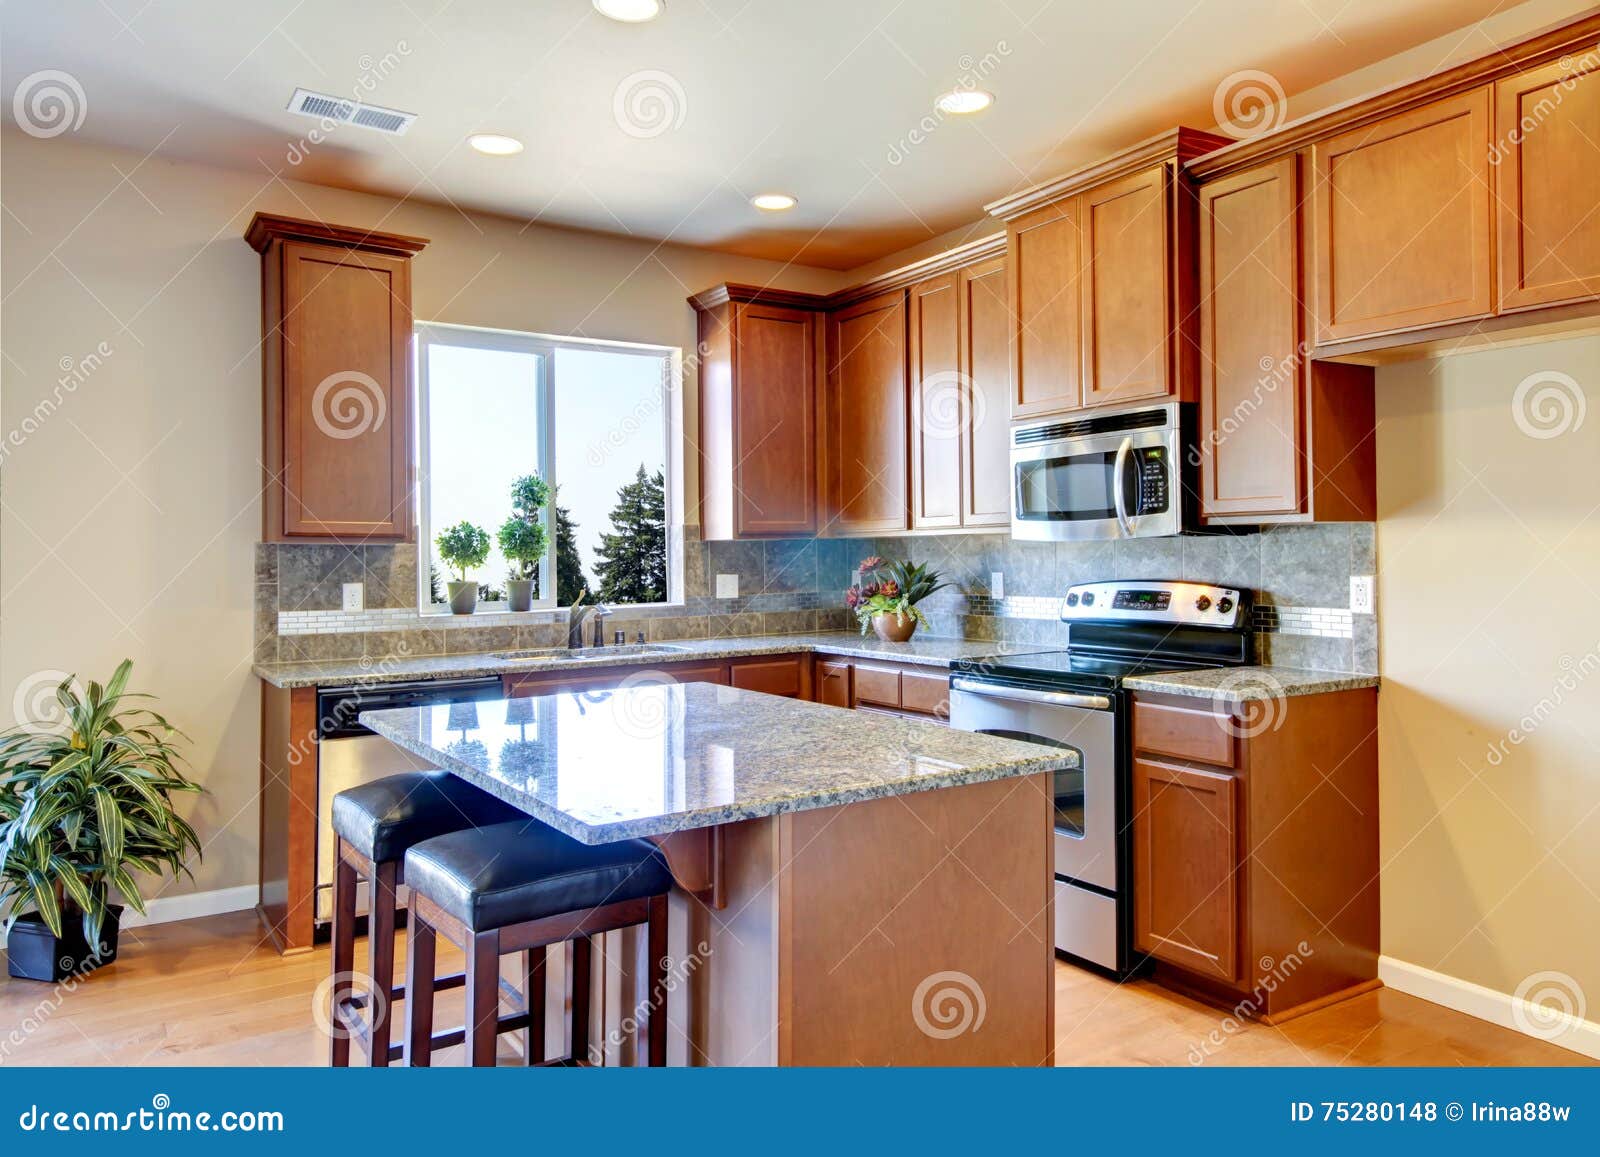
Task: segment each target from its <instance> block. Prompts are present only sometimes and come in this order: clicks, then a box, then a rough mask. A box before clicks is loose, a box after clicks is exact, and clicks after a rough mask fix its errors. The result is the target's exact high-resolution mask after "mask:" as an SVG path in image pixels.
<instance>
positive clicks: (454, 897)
mask: <svg viewBox="0 0 1600 1157" xmlns="http://www.w3.org/2000/svg"><path fill="white" fill-rule="evenodd" d="M406 882H407V883H408V884H409V885H410V886H411V889H412V891H413V892H420V893H421V894H422V895H424V896H426V897H427V898H428V899H430V900H432V901H433V902H434V903H435V904H437V905H439V907H441V908H443V909H444V910H445V911H446V912H448V913H450V915H452V916H454V917H455V918H456V919H458V920H460V921H461V922H462V923H463V924H465V925H466V926H467V927H468V928H470V929H471V930H472V931H474V932H488V931H491V930H493V929H497V928H504V927H507V926H508V925H511V924H521V923H523V922H524V921H527V920H540V919H543V918H544V917H546V916H559V915H561V914H563V913H566V912H580V911H583V910H584V909H586V908H598V907H601V906H602V905H606V904H617V903H621V902H622V901H624V900H636V899H638V898H640V897H642V896H659V895H662V894H664V893H666V892H667V891H668V890H670V889H671V887H672V874H671V872H669V871H668V870H667V862H666V860H665V859H664V858H663V857H662V855H661V853H660V851H659V850H658V849H657V848H656V846H655V845H654V844H652V843H651V842H650V841H648V840H623V841H620V842H618V843H614V844H595V845H590V844H580V843H579V842H578V841H577V840H574V839H572V838H571V837H570V836H565V835H562V834H561V833H560V832H558V831H556V830H555V829H554V828H552V827H550V826H548V825H547V824H543V823H540V822H539V821H538V820H534V819H531V818H529V817H527V816H524V817H523V818H522V819H521V820H517V821H514V822H511V823H504V824H496V825H495V826H494V827H487V828H479V829H477V830H476V831H460V832H452V833H450V834H448V835H442V836H437V837H435V838H433V839H430V840H426V841H424V842H423V843H420V844H417V845H416V846H415V847H413V848H412V849H411V850H410V851H409V852H407V853H406Z"/></svg>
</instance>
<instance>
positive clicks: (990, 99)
mask: <svg viewBox="0 0 1600 1157" xmlns="http://www.w3.org/2000/svg"><path fill="white" fill-rule="evenodd" d="M933 103H934V104H935V105H936V106H938V109H939V111H940V112H948V113H954V114H956V115H957V116H966V115H967V114H968V113H975V112H982V111H983V110H984V109H986V108H988V107H989V106H990V105H992V104H993V103H994V93H992V92H984V91H983V90H982V89H981V88H958V89H956V90H955V91H954V92H942V93H940V94H939V96H938V98H937V99H935V100H934V102H933Z"/></svg>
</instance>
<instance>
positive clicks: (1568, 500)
mask: <svg viewBox="0 0 1600 1157" xmlns="http://www.w3.org/2000/svg"><path fill="white" fill-rule="evenodd" d="M1550 373H1559V374H1566V375H1569V376H1570V378H1571V379H1572V380H1575V381H1576V382H1577V383H1578V385H1579V387H1580V388H1581V389H1583V390H1586V391H1587V398H1588V401H1589V402H1591V403H1597V404H1600V338H1586V339H1581V340H1571V341H1563V342H1549V343H1543V344H1539V345H1530V346H1522V347H1518V348H1514V349H1506V350H1495V351H1486V352H1480V353H1474V354H1467V355H1459V356H1455V357H1449V358H1443V359H1439V360H1436V361H1426V362H1413V363H1408V364H1405V365H1401V366H1394V367H1389V368H1385V369H1383V370H1381V371H1380V372H1379V374H1378V384H1377V398H1378V423H1379V425H1378V500H1379V522H1378V567H1379V571H1378V601H1379V606H1380V611H1381V613H1380V616H1379V629H1380V640H1379V643H1380V664H1381V670H1382V674H1383V680H1384V683H1383V690H1382V693H1381V694H1380V696H1379V720H1380V722H1379V751H1380V761H1381V768H1382V782H1383V795H1382V808H1383V811H1382V818H1381V822H1380V826H1381V829H1382V844H1383V854H1384V871H1383V878H1382V884H1383V950H1384V953H1385V954H1386V955H1389V956H1392V957H1396V958H1398V959H1400V960H1403V961H1406V962H1408V963H1411V964H1417V965H1421V966H1422V967H1424V968H1429V969H1434V970H1436V971H1439V972H1444V973H1446V974H1449V975H1452V976H1456V977H1460V978H1462V979H1466V980H1470V981H1473V982H1475V983H1477V984H1481V985H1484V986H1486V987H1488V988H1492V989H1496V990H1499V991H1502V992H1512V991H1515V990H1516V989H1517V987H1518V985H1519V984H1520V983H1521V982H1522V981H1523V980H1524V979H1525V978H1527V977H1528V976H1530V975H1531V974H1533V973H1535V972H1540V971H1545V970H1555V971H1559V972H1564V973H1566V974H1568V975H1570V976H1571V977H1573V978H1574V979H1575V980H1576V981H1577V982H1578V984H1579V985H1580V986H1581V988H1582V989H1583V990H1584V991H1585V992H1586V993H1587V995H1588V1008H1589V1016H1590V1017H1593V1016H1594V1015H1595V1010H1596V1008H1597V1007H1600V505H1597V504H1600V489H1597V488H1596V486H1595V478H1596V473H1595V463H1596V462H1600V413H1595V412H1591V413H1589V414H1588V416H1587V419H1586V420H1584V421H1582V423H1581V425H1580V424H1578V423H1577V422H1576V421H1569V422H1567V423H1565V424H1566V425H1570V426H1571V427H1572V428H1570V429H1568V430H1567V431H1566V432H1565V433H1561V434H1559V435H1558V436H1554V437H1546V438H1538V437H1532V436H1529V435H1528V434H1527V433H1525V432H1524V430H1523V426H1527V427H1528V428H1529V429H1535V430H1548V429H1559V428H1562V426H1563V422H1562V420H1561V415H1562V413H1563V411H1562V409H1561V407H1560V405H1559V401H1558V395H1555V394H1552V395H1549V396H1547V398H1546V399H1545V403H1544V404H1540V403H1539V402H1538V401H1537V399H1538V397H1539V393H1540V391H1541V390H1542V389H1544V388H1545V387H1546V386H1548V387H1550V388H1553V389H1554V390H1557V391H1560V393H1561V394H1564V395H1565V396H1566V398H1567V399H1568V400H1569V401H1571V400H1573V399H1574V397H1575V395H1574V394H1573V393H1572V391H1571V389H1570V387H1569V386H1567V385H1565V384H1564V383H1563V382H1562V381H1561V380H1560V379H1554V378H1552V379H1547V380H1546V381H1544V382H1543V383H1535V384H1534V385H1533V386H1531V387H1530V391H1531V392H1530V393H1528V394H1527V395H1526V397H1525V402H1524V404H1523V405H1522V406H1520V407H1519V406H1517V405H1516V403H1515V399H1516V394H1517V389H1518V386H1519V384H1520V383H1522V382H1523V381H1525V380H1527V379H1528V378H1529V376H1530V375H1537V374H1550ZM1591 408H1592V407H1591ZM1530 415H1531V416H1530ZM1541 415H1542V416H1543V417H1542V420H1541ZM1519 419H1520V422H1521V424H1520V425H1519ZM1514 728H1515V729H1518V730H1517V731H1516V732H1515V733H1513V730H1512V729H1514ZM1514 734H1515V735H1518V736H1524V737H1525V738H1522V739H1521V740H1520V741H1517V740H1515V739H1514V738H1513V736H1514Z"/></svg>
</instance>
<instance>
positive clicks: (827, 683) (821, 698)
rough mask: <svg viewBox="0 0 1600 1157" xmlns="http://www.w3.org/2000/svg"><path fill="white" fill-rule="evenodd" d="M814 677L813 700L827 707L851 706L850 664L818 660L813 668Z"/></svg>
mask: <svg viewBox="0 0 1600 1157" xmlns="http://www.w3.org/2000/svg"><path fill="white" fill-rule="evenodd" d="M814 673H815V676H816V679H815V683H814V687H815V698H816V701H817V702H818V703H825V704H827V705H828V706H829V707H850V706H853V705H854V704H853V701H852V696H851V691H850V664H849V663H841V662H834V661H832V660H824V659H818V660H817V663H816V667H815V668H814Z"/></svg>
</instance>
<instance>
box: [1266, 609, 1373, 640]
mask: <svg viewBox="0 0 1600 1157" xmlns="http://www.w3.org/2000/svg"><path fill="white" fill-rule="evenodd" d="M1255 628H1256V630H1257V631H1259V632H1261V633H1263V634H1268V635H1312V636H1315V637H1317V638H1322V639H1351V638H1354V637H1355V619H1354V616H1353V615H1352V613H1351V611H1350V608H1349V607H1280V606H1258V607H1256V609H1255Z"/></svg>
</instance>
